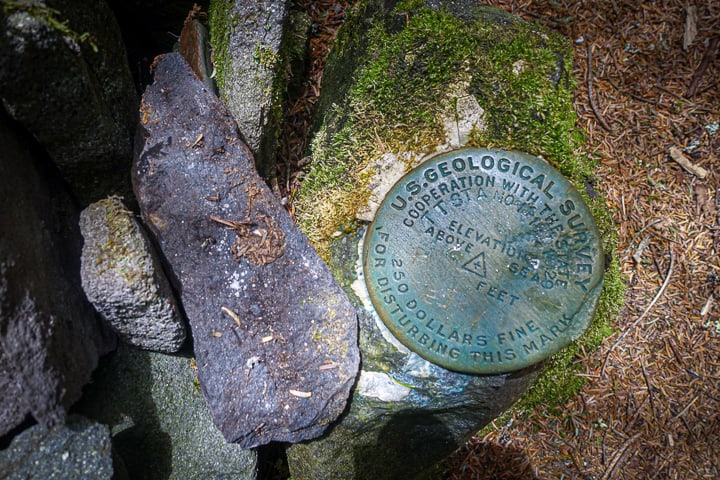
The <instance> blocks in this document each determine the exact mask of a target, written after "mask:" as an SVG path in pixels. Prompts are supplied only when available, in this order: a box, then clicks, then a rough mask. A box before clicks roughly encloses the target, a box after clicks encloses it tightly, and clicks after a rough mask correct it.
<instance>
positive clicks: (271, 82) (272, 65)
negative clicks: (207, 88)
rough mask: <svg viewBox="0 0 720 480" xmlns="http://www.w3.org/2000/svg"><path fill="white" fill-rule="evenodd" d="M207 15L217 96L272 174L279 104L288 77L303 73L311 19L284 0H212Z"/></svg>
mask: <svg viewBox="0 0 720 480" xmlns="http://www.w3.org/2000/svg"><path fill="white" fill-rule="evenodd" d="M209 15H210V31H211V32H210V33H211V41H212V48H213V61H214V64H215V69H216V72H217V76H216V81H217V83H218V88H219V91H220V98H221V99H222V101H223V103H224V104H225V105H226V106H227V108H228V110H230V113H232V115H233V117H235V120H236V121H237V123H238V127H239V128H240V132H241V135H242V139H243V140H244V141H245V143H246V144H247V145H248V147H250V150H251V151H252V152H253V153H254V154H255V158H256V161H257V164H258V169H259V170H260V173H261V175H263V177H265V178H271V177H274V175H275V155H276V152H277V148H278V136H279V134H280V125H281V121H282V102H283V101H284V100H285V94H286V91H287V86H288V83H289V82H290V81H291V77H292V76H293V75H295V74H298V75H299V74H301V73H303V71H302V69H303V68H304V62H303V60H304V58H305V54H306V45H305V41H304V40H303V38H305V37H306V36H307V30H308V28H309V26H310V21H311V19H310V17H309V16H308V15H307V14H305V13H303V12H300V11H298V10H297V9H296V8H293V3H292V2H288V1H287V0H262V1H257V2H233V1H228V0H212V1H211V2H210V9H209ZM298 60H299V61H298ZM298 70H299V71H298Z"/></svg>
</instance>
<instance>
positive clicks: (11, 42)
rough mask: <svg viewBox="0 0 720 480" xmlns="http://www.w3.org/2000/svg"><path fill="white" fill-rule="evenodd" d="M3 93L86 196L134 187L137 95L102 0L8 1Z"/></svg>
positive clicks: (0, 17) (0, 58)
mask: <svg viewBox="0 0 720 480" xmlns="http://www.w3.org/2000/svg"><path fill="white" fill-rule="evenodd" d="M0 26H1V27H2V31H3V35H1V36H0V98H2V102H3V104H4V105H5V107H6V108H7V109H8V112H9V113H10V115H11V116H12V117H13V118H14V119H15V120H17V121H18V122H20V123H21V124H22V125H23V126H24V127H25V128H26V129H27V130H28V131H30V132H31V133H32V134H33V135H34V136H35V138H37V139H38V140H39V141H40V143H42V144H43V146H44V147H45V149H46V150H47V152H48V153H49V154H50V156H51V158H52V159H53V160H54V161H55V162H56V164H57V165H58V167H59V168H60V170H61V172H62V174H63V176H64V177H65V179H66V180H67V181H68V182H69V183H70V184H71V186H72V188H73V190H74V191H75V193H76V194H78V195H79V196H80V197H81V198H82V199H83V200H85V201H88V202H89V201H92V200H97V199H99V198H102V197H104V196H105V195H107V193H108V192H119V191H120V192H122V191H126V190H128V186H129V176H128V173H127V172H128V169H129V166H130V161H131V159H132V131H133V126H134V114H133V111H134V110H135V106H136V105H137V94H136V93H135V89H134V86H133V83H132V78H131V76H130V71H129V67H128V64H127V58H126V55H125V49H124V45H123V42H122V39H121V36H120V31H119V28H118V27H117V23H116V21H115V17H114V16H113V14H112V12H111V10H110V8H109V7H108V6H107V4H106V3H105V2H104V1H93V0H80V1H78V0H47V1H35V2H4V4H3V6H2V9H1V10H0Z"/></svg>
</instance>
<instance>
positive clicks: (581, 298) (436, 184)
mask: <svg viewBox="0 0 720 480" xmlns="http://www.w3.org/2000/svg"><path fill="white" fill-rule="evenodd" d="M363 252H364V255H363V268H364V273H365V281H366V284H367V288H368V291H369V293H370V298H371V300H372V303H373V306H374V307H375V309H376V310H377V312H378V314H379V316H380V318H381V319H382V321H383V322H384V323H385V325H386V326H387V327H388V328H389V329H390V331H392V333H393V334H394V335H395V336H396V337H397V338H398V339H399V340H400V341H401V342H402V343H403V344H404V345H406V346H407V347H408V348H409V349H410V350H412V351H414V352H416V353H417V354H419V355H420V356H422V357H423V358H425V359H426V360H428V361H430V362H433V363H435V364H437V365H440V366H442V367H444V368H447V369H449V370H454V371H458V372H466V373H475V374H493V373H503V372H509V371H513V370H518V369H521V368H524V367H527V366H530V365H532V364H535V363H537V362H539V361H541V360H543V359H544V358H546V357H548V356H549V355H552V354H553V353H555V352H557V351H558V350H560V349H561V348H563V347H565V346H566V345H568V344H569V343H570V342H572V341H573V340H575V339H576V338H577V337H578V336H580V335H581V334H582V333H583V332H584V331H585V329H586V328H587V327H588V326H589V325H590V323H591V321H592V319H593V315H594V313H595V308H596V305H597V300H598V297H599V295H600V290H601V288H602V279H603V271H604V268H603V267H604V261H603V253H602V245H601V241H600V235H599V233H598V230H597V226H596V224H595V221H594V219H593V217H592V215H591V214H590V211H589V209H588V207H587V205H586V203H585V201H584V200H583V198H582V197H581V196H580V194H579V193H578V191H577V190H576V189H575V188H574V187H573V186H572V185H570V183H569V182H568V181H567V180H566V179H565V178H564V177H563V176H562V174H560V172H558V171H557V170H555V169H554V168H553V167H551V166H550V165H549V164H548V163H547V162H546V161H544V160H543V159H541V158H538V157H534V156H531V155H528V154H525V153H521V152H516V151H500V150H484V149H477V148H472V149H462V150H455V151H452V152H448V153H444V154H441V155H438V156H436V157H434V158H432V159H430V160H428V161H426V162H425V163H423V164H422V165H420V166H418V167H416V168H415V169H414V170H412V171H410V172H409V173H407V174H406V175H405V176H404V177H403V178H402V179H400V180H399V181H398V182H397V183H396V184H395V185H394V186H393V187H392V189H391V190H390V192H389V193H388V194H387V196H386V197H385V199H384V200H383V202H382V204H381V205H380V208H379V210H378V212H377V214H376V217H375V220H374V221H373V222H372V224H371V225H370V227H369V229H368V231H367V234H366V237H365V243H364V246H363Z"/></svg>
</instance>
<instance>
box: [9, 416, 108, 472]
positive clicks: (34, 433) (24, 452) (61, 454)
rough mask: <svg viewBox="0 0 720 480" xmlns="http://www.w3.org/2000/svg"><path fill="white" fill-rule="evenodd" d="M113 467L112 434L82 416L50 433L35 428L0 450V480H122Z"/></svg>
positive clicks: (68, 420)
mask: <svg viewBox="0 0 720 480" xmlns="http://www.w3.org/2000/svg"><path fill="white" fill-rule="evenodd" d="M120 472H121V467H120V468H118V472H115V469H114V467H113V458H112V446H111V445H110V432H109V431H108V428H107V427H106V426H105V425H101V424H99V423H95V422H92V421H90V420H88V419H87V418H83V417H81V416H79V415H70V416H69V417H68V418H67V422H66V423H65V424H59V425H56V426H54V427H52V428H51V429H49V430H46V429H44V428H43V427H41V426H40V425H35V426H33V427H30V428H29V429H27V430H25V431H24V432H22V433H21V434H20V435H18V436H17V437H15V438H14V439H13V441H12V443H11V444H10V446H9V447H8V448H7V449H5V450H0V478H4V479H6V480H26V479H34V478H37V479H41V478H42V479H57V480H62V479H71V478H77V479H81V478H88V479H89V478H92V479H94V480H95V479H97V480H105V479H106V480H111V479H118V478H121V477H120V476H119V473H120Z"/></svg>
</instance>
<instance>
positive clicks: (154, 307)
mask: <svg viewBox="0 0 720 480" xmlns="http://www.w3.org/2000/svg"><path fill="white" fill-rule="evenodd" d="M80 230H81V232H82V235H83V237H84V240H85V241H84V244H83V251H82V267H81V271H80V273H81V275H82V283H83V289H84V290H85V294H86V295H87V297H88V300H90V302H91V303H92V304H93V306H95V309H96V310H97V311H98V312H99V313H100V315H101V316H102V317H103V319H105V321H107V322H108V323H109V324H110V326H111V327H112V329H113V331H114V332H115V333H116V334H117V335H118V337H119V338H120V339H121V340H122V341H124V342H125V343H127V344H129V345H133V346H136V347H140V348H145V349H148V350H156V351H159V352H176V351H178V350H179V349H180V347H181V346H182V344H183V342H184V341H185V324H184V322H183V320H182V318H181V317H180V311H179V307H178V305H177V302H176V301H175V296H174V294H173V292H172V289H171V288H170V283H169V282H168V280H167V278H166V277H165V273H163V270H162V266H161V264H160V259H159V258H158V257H157V254H156V253H155V251H154V248H153V247H152V245H151V244H150V240H149V239H148V238H147V236H146V235H145V233H144V231H143V229H142V227H141V226H140V223H139V222H138V221H137V220H136V219H135V216H134V215H133V213H132V212H130V211H129V210H127V209H126V208H125V205H124V204H123V202H122V199H121V198H119V197H109V198H106V199H104V200H100V201H98V202H95V203H93V204H92V205H90V206H88V207H87V208H85V210H83V211H82V213H81V214H80Z"/></svg>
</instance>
